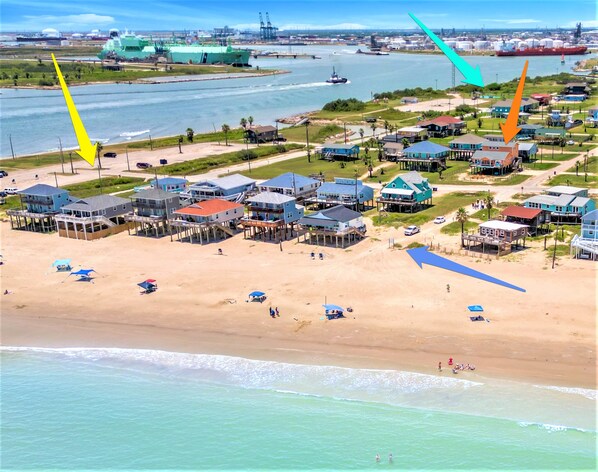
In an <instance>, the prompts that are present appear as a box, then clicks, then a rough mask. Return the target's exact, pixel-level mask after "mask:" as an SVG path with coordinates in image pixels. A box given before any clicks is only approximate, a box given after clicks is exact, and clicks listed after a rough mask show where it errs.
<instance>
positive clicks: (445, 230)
mask: <svg viewBox="0 0 598 472" xmlns="http://www.w3.org/2000/svg"><path fill="white" fill-rule="evenodd" d="M477 227H478V224H477V223H474V222H473V221H466V222H465V224H464V225H463V229H464V230H465V232H468V231H473V230H475V229H476V228H477ZM440 232H441V233H442V234H448V235H450V236H455V235H456V234H461V223H459V222H458V221H453V222H452V223H448V224H446V225H444V226H443V227H442V228H441V229H440Z"/></svg>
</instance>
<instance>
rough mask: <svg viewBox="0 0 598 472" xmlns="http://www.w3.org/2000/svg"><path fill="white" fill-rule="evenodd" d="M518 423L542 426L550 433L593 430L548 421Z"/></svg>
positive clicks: (526, 425)
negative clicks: (548, 422)
mask: <svg viewBox="0 0 598 472" xmlns="http://www.w3.org/2000/svg"><path fill="white" fill-rule="evenodd" d="M517 424H518V425H519V426H521V427H522V428H530V427H531V428H540V429H545V430H546V431H548V432H549V433H562V432H564V431H579V432H580V433H590V432H593V431H589V430H587V429H583V428H572V427H570V426H562V425H557V424H547V423H530V422H527V421H518V422H517Z"/></svg>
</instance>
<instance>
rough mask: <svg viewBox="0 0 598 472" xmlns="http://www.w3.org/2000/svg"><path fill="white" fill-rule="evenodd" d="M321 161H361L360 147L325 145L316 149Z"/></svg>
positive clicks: (335, 144)
mask: <svg viewBox="0 0 598 472" xmlns="http://www.w3.org/2000/svg"><path fill="white" fill-rule="evenodd" d="M316 153H317V154H318V155H319V156H320V159H341V160H352V159H359V146H358V145H357V144H337V143H324V144H323V145H322V147H321V148H318V149H316Z"/></svg>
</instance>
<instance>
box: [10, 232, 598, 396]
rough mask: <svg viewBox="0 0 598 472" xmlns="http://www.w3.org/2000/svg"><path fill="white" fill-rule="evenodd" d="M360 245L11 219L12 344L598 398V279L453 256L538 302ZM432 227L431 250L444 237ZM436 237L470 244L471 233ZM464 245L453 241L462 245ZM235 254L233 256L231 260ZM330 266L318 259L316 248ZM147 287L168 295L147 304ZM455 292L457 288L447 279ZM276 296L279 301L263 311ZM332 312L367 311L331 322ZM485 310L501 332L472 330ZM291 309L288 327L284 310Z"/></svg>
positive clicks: (541, 259)
mask: <svg viewBox="0 0 598 472" xmlns="http://www.w3.org/2000/svg"><path fill="white" fill-rule="evenodd" d="M368 227H369V228H370V232H369V238H367V239H366V240H364V241H362V242H360V243H358V244H357V245H354V246H352V247H350V248H349V249H345V250H343V249H340V248H339V249H335V248H316V247H315V246H310V245H307V244H305V243H303V242H301V243H297V240H296V239H295V240H292V241H287V242H284V243H283V246H282V251H281V250H280V247H279V246H278V244H271V243H266V242H261V241H251V240H244V239H243V238H242V235H237V236H236V237H234V238H232V239H228V240H226V241H222V242H221V243H217V244H209V245H204V246H200V245H198V244H195V245H191V244H189V243H179V242H170V241H169V239H170V238H169V237H166V238H162V239H151V238H150V239H146V238H143V237H134V236H129V235H127V233H126V232H125V233H121V234H119V235H116V236H112V237H110V238H106V239H102V240H98V241H94V242H86V241H76V240H69V239H64V238H59V237H58V236H57V235H56V234H54V235H41V234H35V233H27V232H20V231H11V230H10V226H9V225H8V224H7V223H3V224H2V227H1V229H2V255H3V261H4V265H2V266H1V268H0V273H1V284H2V292H4V290H9V291H10V292H11V293H10V294H8V295H2V296H1V297H2V298H1V300H2V340H1V341H2V345H5V346H42V347H92V346H95V347H100V346H101V347H132V348H148V349H162V350H168V351H177V352H202V353H214V354H229V355H236V356H242V357H248V358H255V359H268V360H280V361H286V362H297V363H307V364H332V365H346V366H355V367H371V368H392V369H400V370H411V371H418V372H423V373H432V374H434V373H436V374H439V375H447V376H452V375H453V374H452V373H451V372H450V371H449V370H448V369H446V368H445V369H444V371H443V372H442V373H438V372H437V365H438V362H439V361H442V362H443V365H446V362H447V360H448V358H449V357H453V358H454V359H455V362H463V363H471V364H475V365H476V371H475V372H463V373H460V374H459V375H460V376H461V377H463V378H475V377H476V375H484V376H494V377H499V378H508V379H517V380H523V381H526V382H533V383H543V384H548V385H565V386H580V387H588V388H596V351H595V349H596V323H595V315H596V309H595V308H596V303H595V294H596V291H595V289H596V272H595V265H594V264H591V263H589V262H588V261H583V260H572V259H569V258H566V259H563V260H562V261H561V262H559V264H558V265H557V267H556V269H555V270H552V269H551V268H550V265H549V262H548V259H547V257H546V255H545V253H543V252H542V251H540V250H537V249H531V250H528V251H526V253H525V254H523V255H521V254H520V255H516V256H513V257H508V258H503V259H502V260H495V259H492V260H479V259H478V260H474V259H472V258H469V257H465V256H458V255H456V254H455V255H452V256H450V257H451V259H453V260H455V261H457V262H459V263H462V264H465V265H468V266H471V267H474V268H475V269H476V270H479V271H482V272H485V273H488V274H491V275H492V276H494V277H497V278H500V279H502V280H506V281H508V282H510V283H513V284H515V285H518V286H520V287H523V288H525V289H526V290H527V292H526V293H521V292H517V291H514V290H510V289H507V288H503V287H499V286H496V285H492V284H489V283H486V282H483V281H480V280H476V279H472V278H468V277H465V276H462V275H457V274H455V273H451V272H448V271H444V270H441V269H437V268H434V267H429V266H424V268H423V269H420V268H419V267H418V266H417V265H416V264H415V263H414V262H413V260H411V258H410V257H409V255H408V254H407V253H406V252H405V251H401V250H396V249H390V248H389V247H388V246H389V244H388V238H389V237H393V238H395V242H396V243H402V244H405V243H406V242H411V239H410V240H409V241H403V240H404V239H406V238H405V237H403V236H402V233H399V231H398V230H393V229H390V230H389V229H372V228H373V227H372V226H371V225H369V226H368ZM430 229H431V228H429V227H426V226H425V225H424V227H423V230H422V234H421V235H420V236H418V237H417V239H418V240H421V242H425V240H426V239H427V240H428V241H429V240H430V238H429V236H427V235H428V234H429V231H430ZM444 238H445V239H443V237H442V236H438V235H437V236H436V239H435V240H434V241H435V243H439V242H440V243H441V244H443V245H447V247H451V248H454V249H457V246H456V241H455V239H456V238H450V237H444ZM451 245H452V246H451ZM217 248H222V249H223V252H224V255H223V256H219V255H217ZM314 249H315V250H316V251H318V252H319V251H322V252H323V253H324V260H319V259H318V258H316V259H315V260H313V259H311V257H310V252H311V251H312V250H314ZM64 257H68V258H72V263H73V267H74V268H75V269H77V268H93V269H95V270H96V271H97V274H96V278H95V279H94V281H93V283H82V282H77V281H75V280H74V278H73V277H71V278H68V277H67V274H65V273H57V272H55V271H54V269H52V268H51V264H52V262H53V261H54V260H55V259H57V258H64ZM147 278H155V279H157V281H158V285H159V290H158V291H157V292H156V293H154V294H151V295H140V294H139V289H138V287H137V286H136V284H137V283H138V282H140V281H142V280H144V279H147ZM447 284H450V293H447V290H446V285H447ZM253 290H263V291H265V292H266V293H267V295H268V299H267V300H266V302H264V303H263V304H260V303H247V302H246V300H247V295H248V293H250V292H251V291H253ZM325 302H328V303H334V304H339V305H342V306H344V307H347V306H351V307H352V308H353V310H354V311H353V312H352V313H348V315H349V316H348V318H347V319H342V320H334V321H326V320H324V319H323V309H322V307H321V305H322V304H323V303H325ZM471 304H481V305H483V306H484V309H485V312H484V315H485V316H486V318H488V319H490V320H491V321H490V322H489V323H487V322H482V323H473V322H471V321H470V320H469V315H470V313H469V312H468V311H467V306H468V305H471ZM270 306H272V307H278V309H279V310H280V314H281V315H280V318H276V319H272V318H270V316H269V315H268V309H269V307H270Z"/></svg>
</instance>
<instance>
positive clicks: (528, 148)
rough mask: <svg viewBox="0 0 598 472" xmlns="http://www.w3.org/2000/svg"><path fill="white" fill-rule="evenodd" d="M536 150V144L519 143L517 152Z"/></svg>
mask: <svg viewBox="0 0 598 472" xmlns="http://www.w3.org/2000/svg"><path fill="white" fill-rule="evenodd" d="M534 148H535V149H536V151H537V150H538V146H537V144H536V143H519V150H520V151H531V150H532V149H534Z"/></svg>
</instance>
